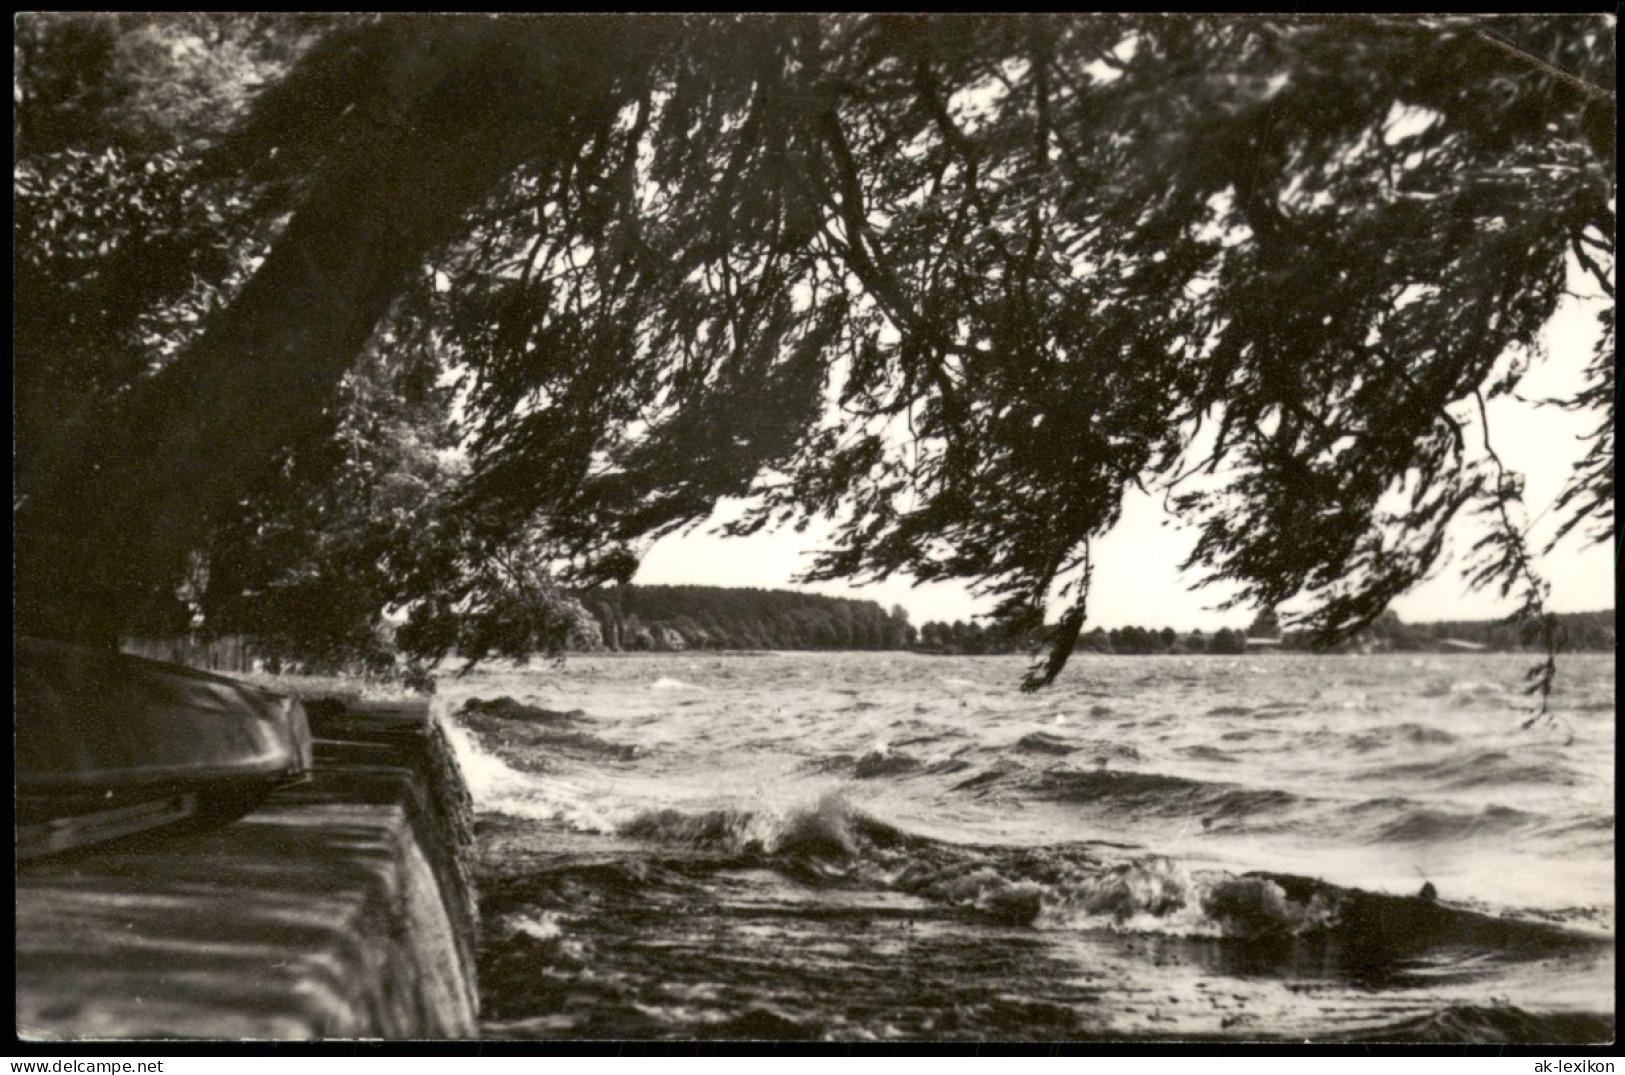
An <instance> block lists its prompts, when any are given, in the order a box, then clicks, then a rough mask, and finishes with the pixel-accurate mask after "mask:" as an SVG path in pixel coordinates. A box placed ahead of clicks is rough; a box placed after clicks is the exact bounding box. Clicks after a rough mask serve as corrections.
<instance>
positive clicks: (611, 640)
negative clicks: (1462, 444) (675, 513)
mask: <svg viewBox="0 0 1625 1075" xmlns="http://www.w3.org/2000/svg"><path fill="white" fill-rule="evenodd" d="M575 600H576V608H577V614H576V616H575V620H576V622H575V624H574V626H573V627H572V629H571V631H570V636H569V642H568V645H567V646H566V651H567V652H575V653H591V652H598V653H604V652H609V653H638V652H668V653H669V652H680V651H690V650H695V651H711V652H742V651H743V652H749V651H770V650H814V651H833V650H875V651H887V650H889V651H909V652H916V653H927V654H941V655H968V656H975V655H983V654H1006V653H1026V652H1028V651H1030V650H1031V649H1032V648H1033V647H1034V645H1036V643H1037V641H1038V637H1039V633H1040V632H1038V631H1036V630H1034V631H1027V632H1012V631H1009V630H1006V629H1003V628H1002V627H1001V625H999V624H998V623H996V622H994V623H982V622H977V621H971V622H965V621H957V622H954V623H939V622H934V621H932V622H927V623H925V624H923V625H920V626H918V627H916V626H915V625H913V624H912V623H910V622H909V617H908V613H907V611H906V610H904V609H903V608H901V607H899V606H893V607H892V608H891V609H890V610H887V609H884V608H882V607H881V606H880V605H879V604H878V603H876V602H874V601H862V600H852V599H848V598H839V597H827V596H823V595H820V594H807V593H798V592H795V591H789V590H764V589H754V588H743V587H720V586H637V585H627V586H617V587H610V588H605V589H603V590H599V591H595V592H590V593H584V594H579V595H577V597H576V599H575ZM1557 626H1558V630H1559V635H1560V644H1561V649H1562V650H1564V651H1567V652H1608V651H1612V650H1613V649H1614V646H1615V642H1614V613H1613V611H1612V610H1604V611H1597V612H1576V613H1560V614H1558V616H1557ZM1540 646H1541V639H1540V627H1539V625H1538V624H1533V623H1518V622H1515V621H1512V620H1505V619H1502V620H1448V621H1438V622H1433V623H1416V624H1408V623H1405V622H1403V621H1402V620H1401V619H1400V618H1399V617H1398V616H1397V615H1396V614H1394V613H1393V612H1388V613H1385V614H1384V615H1383V616H1382V617H1380V618H1379V619H1378V620H1377V621H1376V622H1375V623H1374V624H1372V626H1371V627H1370V628H1369V629H1367V630H1366V631H1365V632H1362V633H1361V634H1360V635H1359V636H1357V637H1356V638H1355V639H1353V640H1351V642H1350V643H1349V644H1347V645H1345V646H1342V647H1338V648H1337V649H1335V650H1333V651H1332V652H1339V653H1395V652H1417V653H1422V652H1433V653H1475V652H1514V653H1515V652H1523V651H1526V650H1535V649H1538V648H1540ZM123 648H124V649H125V650H126V651H127V652H130V653H136V654H140V655H142V656H146V657H151V658H155V659H159V660H176V661H180V662H182V663H187V664H194V665H199V666H201V667H208V668H215V669H219V670H225V671H232V670H235V671H258V670H271V671H276V670H279V669H282V668H284V667H286V668H288V670H293V668H294V667H297V666H298V665H300V663H301V662H297V661H292V660H289V659H288V658H287V657H286V656H284V655H280V654H279V653H278V652H277V647H276V646H275V645H274V644H271V643H268V642H267V641H266V640H262V639H256V638H254V637H252V636H247V635H241V634H227V635H220V636H217V637H212V638H211V637H205V636H199V635H186V636H179V637H170V638H126V639H125V640H124V645H123ZM1078 651H1079V653H1081V654H1085V655H1087V654H1122V655H1142V654H1220V655H1226V654H1240V653H1252V652H1259V653H1262V652H1313V650H1312V647H1311V646H1310V644H1309V639H1308V637H1307V635H1306V634H1305V633H1303V632H1298V631H1293V630H1282V629H1281V628H1280V626H1279V623H1278V621H1277V620H1276V617H1275V616H1274V615H1272V614H1269V613H1265V614H1261V615H1259V616H1257V617H1255V618H1254V620H1253V622H1252V623H1251V624H1249V625H1245V626H1242V625H1238V626H1237V627H1234V628H1224V629H1221V630H1219V631H1215V632H1212V633H1211V634H1208V633H1204V632H1202V631H1179V630H1175V629H1174V628H1172V627H1162V628H1160V629H1152V628H1148V627H1139V626H1130V627H1116V628H1111V629H1107V628H1102V627H1097V628H1094V629H1093V630H1091V631H1087V632H1085V633H1084V634H1083V635H1082V637H1081V638H1080V639H1079V642H1078ZM1322 652H1324V651H1322Z"/></svg>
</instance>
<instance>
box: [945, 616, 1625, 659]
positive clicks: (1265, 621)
mask: <svg viewBox="0 0 1625 1075" xmlns="http://www.w3.org/2000/svg"><path fill="white" fill-rule="evenodd" d="M1557 630H1558V641H1559V648H1560V649H1562V650H1565V651H1567V652H1571V653H1572V652H1598V651H1609V650H1612V649H1613V648H1614V613H1613V611H1612V610H1609V611H1604V612H1570V613H1559V614H1558V615H1557ZM1541 632H1542V626H1541V624H1540V623H1538V622H1531V621H1522V622H1519V621H1516V620H1449V621H1441V622H1438V623H1417V624H1408V623H1405V622H1404V621H1402V620H1401V619H1400V618H1399V615H1398V614H1397V613H1395V612H1394V611H1393V610H1391V609H1390V610H1389V611H1387V612H1385V613H1383V615H1382V616H1380V617H1379V618H1378V619H1377V621H1376V623H1374V624H1372V625H1371V627H1370V629H1369V630H1367V631H1364V632H1362V633H1360V634H1359V635H1356V636H1355V637H1354V638H1352V639H1350V640H1349V641H1348V642H1346V643H1343V644H1341V645H1339V646H1335V647H1332V649H1331V650H1329V651H1322V652H1333V653H1384V652H1400V653H1408V652H1449V651H1452V650H1461V649H1467V648H1471V647H1483V648H1484V649H1485V650H1490V651H1494V652H1518V651H1522V650H1535V649H1539V648H1541V647H1542V646H1543V645H1544V641H1543V639H1542V637H1541ZM1039 637H1040V632H1038V631H1036V630H1035V631H1030V632H1027V633H1025V634H1018V633H1012V632H1010V631H1007V630H1001V629H1000V628H999V626H998V625H996V624H995V625H990V626H983V625H981V624H978V623H965V622H963V621H956V622H954V623H951V624H949V623H936V622H931V623H926V624H924V625H922V626H921V627H920V631H919V644H918V646H917V648H918V649H922V650H927V651H930V652H934V653H961V654H983V653H1025V652H1027V651H1028V650H1030V649H1031V648H1032V646H1033V645H1034V644H1035V642H1036V641H1037V639H1038V638H1039ZM1249 640H1251V641H1252V642H1253V644H1254V645H1255V646H1256V645H1257V643H1258V642H1259V641H1260V640H1263V641H1267V642H1274V643H1275V644H1276V646H1275V648H1279V649H1282V650H1290V651H1296V652H1308V651H1312V650H1313V649H1314V646H1313V644H1312V642H1313V640H1312V638H1311V636H1310V634H1309V632H1307V631H1283V630H1282V629H1281V627H1280V623H1279V620H1277V618H1276V617H1275V615H1274V614H1273V613H1270V612H1265V613H1262V614H1260V615H1259V616H1258V617H1257V618H1255V619H1254V620H1253V622H1252V623H1251V624H1250V625H1249V626H1248V627H1247V628H1245V629H1242V628H1230V627H1225V628H1221V629H1220V630H1218V631H1215V632H1213V633H1212V634H1204V633H1203V632H1202V631H1190V632H1181V631H1175V630H1174V629H1173V628H1172V627H1163V628H1161V629H1160V630H1152V629H1150V628H1147V627H1139V626H1129V627H1114V628H1112V629H1110V630H1107V629H1106V628H1104V627H1096V628H1094V629H1093V630H1091V631H1087V632H1085V633H1084V634H1082V635H1081V636H1080V637H1079V638H1078V647H1077V648H1078V651H1079V652H1080V653H1102V654H1155V653H1216V654H1238V653H1245V652H1246V651H1247V649H1248V643H1249ZM1462 643H1466V646H1463V645H1461V644H1462Z"/></svg>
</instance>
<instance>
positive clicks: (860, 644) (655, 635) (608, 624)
mask: <svg viewBox="0 0 1625 1075" xmlns="http://www.w3.org/2000/svg"><path fill="white" fill-rule="evenodd" d="M579 600H580V601H581V605H582V608H583V609H584V610H585V612H586V614H587V619H588V620H590V622H580V623H579V625H578V628H577V629H576V630H574V631H572V634H571V640H570V647H571V648H572V649H587V650H591V649H611V650H629V651H630V650H680V649H796V650H800V649H810V650H896V649H905V648H907V647H908V646H910V645H912V644H913V643H914V641H915V631H914V628H913V627H912V626H910V625H909V622H908V613H907V612H905V611H904V610H903V609H902V608H900V607H897V606H893V607H892V609H891V611H890V612H888V611H886V610H885V609H883V608H881V607H880V605H878V604H876V603H875V602H873V601H852V600H847V599H845V598H840V597H825V596H822V595H820V594H808V593H795V592H793V591H789V590H760V589H755V588H732V587H720V586H634V585H625V586H613V587H606V588H603V589H600V590H597V591H593V592H591V593H587V594H582V595H581V596H580V598H579Z"/></svg>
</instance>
